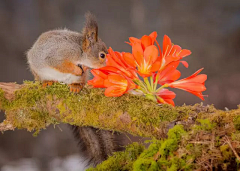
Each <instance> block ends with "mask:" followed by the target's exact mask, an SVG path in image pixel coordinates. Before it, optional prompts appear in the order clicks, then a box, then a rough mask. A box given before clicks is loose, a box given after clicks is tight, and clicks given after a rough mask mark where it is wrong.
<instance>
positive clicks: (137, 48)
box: [132, 43, 143, 65]
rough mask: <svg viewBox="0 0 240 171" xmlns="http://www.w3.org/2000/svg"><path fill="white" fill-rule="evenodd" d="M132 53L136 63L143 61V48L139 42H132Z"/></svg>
mask: <svg viewBox="0 0 240 171" xmlns="http://www.w3.org/2000/svg"><path fill="white" fill-rule="evenodd" d="M132 54H133V56H134V58H135V60H136V61H137V63H138V65H140V64H141V63H142V62H143V49H142V46H141V44H140V43H134V44H133V46H132Z"/></svg>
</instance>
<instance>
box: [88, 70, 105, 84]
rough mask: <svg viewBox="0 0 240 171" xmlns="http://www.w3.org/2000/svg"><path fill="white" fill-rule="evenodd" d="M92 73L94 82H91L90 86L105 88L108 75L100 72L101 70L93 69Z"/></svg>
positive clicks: (89, 82)
mask: <svg viewBox="0 0 240 171" xmlns="http://www.w3.org/2000/svg"><path fill="white" fill-rule="evenodd" d="M91 73H92V74H93V76H94V78H93V79H92V80H89V81H88V84H89V85H92V86H94V87H96V88H105V86H104V80H105V79H107V74H105V73H104V72H102V71H100V70H99V69H92V70H91Z"/></svg>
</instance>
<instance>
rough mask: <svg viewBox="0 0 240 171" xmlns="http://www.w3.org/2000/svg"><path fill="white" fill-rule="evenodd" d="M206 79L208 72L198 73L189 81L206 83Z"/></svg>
mask: <svg viewBox="0 0 240 171" xmlns="http://www.w3.org/2000/svg"><path fill="white" fill-rule="evenodd" d="M206 80H207V75H206V74H200V75H197V76H196V77H193V78H191V79H189V81H191V82H195V83H204V82H205V81H206Z"/></svg>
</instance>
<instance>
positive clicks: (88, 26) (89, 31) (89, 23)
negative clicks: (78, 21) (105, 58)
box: [82, 12, 98, 51]
mask: <svg viewBox="0 0 240 171" xmlns="http://www.w3.org/2000/svg"><path fill="white" fill-rule="evenodd" d="M85 18H86V23H85V27H84V28H83V31H82V34H83V45H82V46H83V50H85V51H87V50H88V49H90V48H91V47H92V46H93V45H94V43H96V42H97V41H98V24H97V21H96V18H95V16H94V15H93V14H92V13H90V12H87V13H86V14H85Z"/></svg>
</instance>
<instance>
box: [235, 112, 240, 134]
mask: <svg viewBox="0 0 240 171" xmlns="http://www.w3.org/2000/svg"><path fill="white" fill-rule="evenodd" d="M234 126H235V129H236V130H239V131H240V116H237V117H236V118H234Z"/></svg>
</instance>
